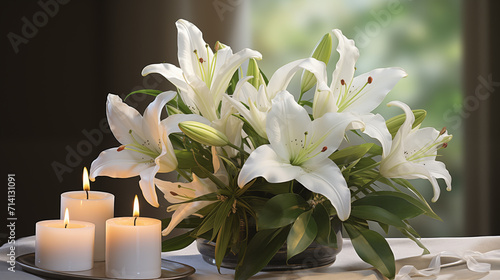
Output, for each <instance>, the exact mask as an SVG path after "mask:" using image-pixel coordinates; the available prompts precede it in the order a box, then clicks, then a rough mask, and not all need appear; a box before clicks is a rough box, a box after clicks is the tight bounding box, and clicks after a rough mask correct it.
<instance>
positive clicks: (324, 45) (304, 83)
mask: <svg viewBox="0 0 500 280" xmlns="http://www.w3.org/2000/svg"><path fill="white" fill-rule="evenodd" d="M332 45H333V43H332V35H330V33H327V34H325V36H323V38H321V40H320V41H319V42H318V44H317V45H316V48H315V49H314V51H313V54H312V55H311V57H312V58H316V59H317V60H319V61H322V62H324V63H325V64H328V61H330V55H331V54H332ZM315 83H316V77H314V75H313V74H312V73H311V72H309V71H307V70H304V72H302V79H301V82H300V92H301V93H304V92H306V91H308V90H310V89H311V88H312V87H313V86H314V84H315Z"/></svg>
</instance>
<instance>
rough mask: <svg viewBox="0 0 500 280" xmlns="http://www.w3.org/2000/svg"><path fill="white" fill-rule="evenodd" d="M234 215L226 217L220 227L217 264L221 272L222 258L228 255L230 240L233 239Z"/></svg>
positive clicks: (216, 248)
mask: <svg viewBox="0 0 500 280" xmlns="http://www.w3.org/2000/svg"><path fill="white" fill-rule="evenodd" d="M234 217H235V215H232V216H231V217H230V218H228V219H226V222H225V223H224V224H223V225H222V226H221V228H220V231H219V233H218V235H217V241H216V242H215V265H216V266H217V270H218V271H219V273H220V266H221V264H222V259H223V258H224V256H225V255H226V251H227V248H228V245H229V242H230V241H231V234H232V225H233V221H234Z"/></svg>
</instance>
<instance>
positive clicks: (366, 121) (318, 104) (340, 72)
mask: <svg viewBox="0 0 500 280" xmlns="http://www.w3.org/2000/svg"><path fill="white" fill-rule="evenodd" d="M333 33H334V34H335V36H336V37H337V39H338V41H339V44H338V46H337V51H338V53H339V54H340V58H339V60H338V62H337V65H336V67H335V71H334V72H333V74H332V83H331V85H330V90H329V91H320V92H316V94H315V95H314V102H313V116H314V118H318V117H321V116H323V115H324V114H326V113H328V112H336V113H337V112H338V113H345V114H351V115H352V116H354V117H356V118H357V119H358V121H359V122H358V123H357V124H356V125H352V126H351V127H350V129H360V130H361V131H362V132H364V133H365V134H367V135H368V136H370V137H373V138H376V139H378V140H379V141H380V142H381V143H382V146H383V148H384V150H385V149H388V147H386V146H385V145H384V143H387V141H390V139H391V135H390V133H389V131H388V130H387V127H386V125H385V120H384V118H383V117H382V116H381V115H379V114H376V115H375V114H372V113H371V111H373V109H375V108H376V107H378V106H379V105H380V103H382V101H383V100H384V98H385V96H386V95H387V93H389V91H390V90H391V89H392V88H393V87H394V86H395V85H396V83H397V82H398V81H399V80H400V79H401V78H403V77H406V76H407V74H406V72H405V71H404V70H403V69H401V68H394V67H393V68H379V69H375V70H372V71H370V72H368V73H365V74H362V75H359V76H357V77H354V72H355V64H356V61H357V60H358V57H359V50H358V48H356V46H355V45H354V41H353V40H350V39H347V38H346V37H345V36H344V35H343V34H342V31H340V30H338V29H334V30H333Z"/></svg>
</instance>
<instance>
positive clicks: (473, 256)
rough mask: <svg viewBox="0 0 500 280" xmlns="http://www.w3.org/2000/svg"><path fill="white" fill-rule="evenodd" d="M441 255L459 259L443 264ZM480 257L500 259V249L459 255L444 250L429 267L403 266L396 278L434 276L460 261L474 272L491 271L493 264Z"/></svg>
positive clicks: (408, 279)
mask: <svg viewBox="0 0 500 280" xmlns="http://www.w3.org/2000/svg"><path fill="white" fill-rule="evenodd" d="M441 257H447V258H456V259H457V260H456V261H454V262H451V263H446V264H443V265H441ZM478 259H480V260H482V261H493V260H500V250H493V251H489V252H486V253H479V252H476V251H465V252H464V253H463V255H459V254H456V253H453V252H448V251H444V252H441V253H439V254H437V255H436V256H435V257H434V258H432V260H431V263H430V264H429V267H427V268H424V269H420V270H418V269H416V268H415V267H414V266H413V265H405V266H403V267H401V269H400V270H399V272H398V274H397V275H396V278H395V280H410V279H412V276H426V277H428V276H432V275H438V274H439V272H440V271H441V268H444V267H447V266H452V265H457V264H460V263H464V262H465V263H467V268H468V269H469V270H471V271H474V272H479V273H484V272H489V271H490V269H491V264H489V263H481V262H479V261H478Z"/></svg>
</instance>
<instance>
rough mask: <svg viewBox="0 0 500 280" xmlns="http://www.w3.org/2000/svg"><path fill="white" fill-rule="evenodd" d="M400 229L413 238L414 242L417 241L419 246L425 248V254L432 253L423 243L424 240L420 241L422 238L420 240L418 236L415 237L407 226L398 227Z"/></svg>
mask: <svg viewBox="0 0 500 280" xmlns="http://www.w3.org/2000/svg"><path fill="white" fill-rule="evenodd" d="M398 229H399V231H400V232H401V233H403V234H404V235H405V236H406V237H408V238H410V239H411V240H413V242H415V243H416V244H417V245H418V247H420V248H422V249H423V250H424V252H423V254H425V255H427V254H430V253H431V252H429V249H427V248H426V247H425V245H424V244H422V242H420V240H418V238H417V237H415V236H414V235H413V234H412V233H411V232H410V231H409V230H408V229H406V228H398Z"/></svg>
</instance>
